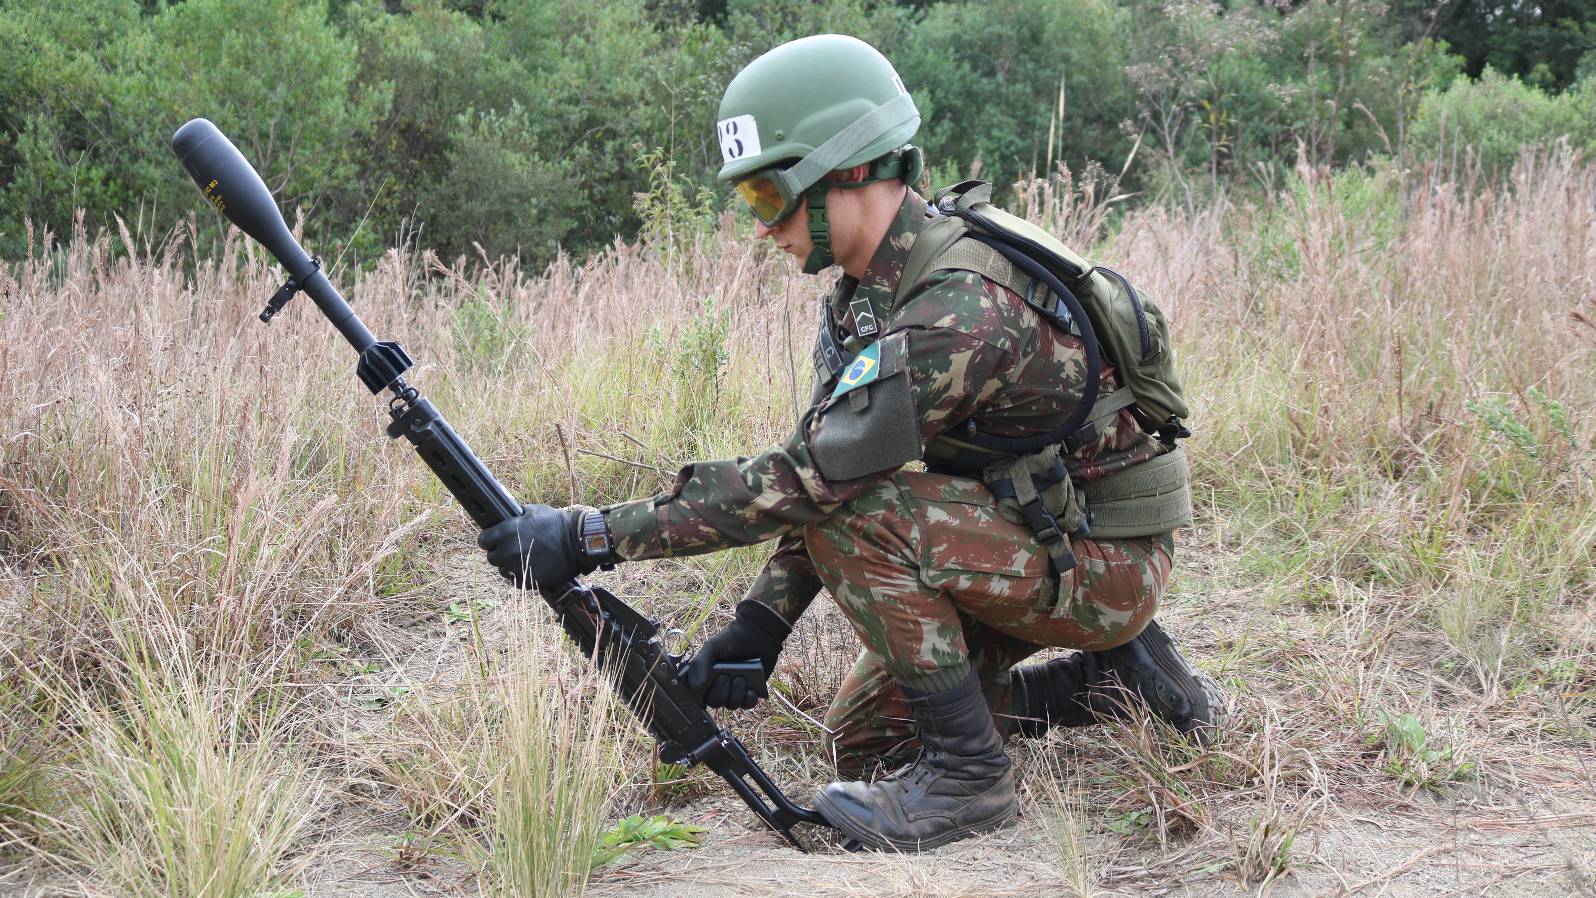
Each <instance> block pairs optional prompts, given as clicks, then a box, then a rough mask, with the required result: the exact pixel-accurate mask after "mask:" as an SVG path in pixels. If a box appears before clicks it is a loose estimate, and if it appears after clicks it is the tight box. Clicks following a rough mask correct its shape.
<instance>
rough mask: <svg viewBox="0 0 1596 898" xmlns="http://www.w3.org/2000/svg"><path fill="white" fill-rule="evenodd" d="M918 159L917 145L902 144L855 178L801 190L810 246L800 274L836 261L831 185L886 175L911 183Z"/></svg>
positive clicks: (845, 186) (847, 186)
mask: <svg viewBox="0 0 1596 898" xmlns="http://www.w3.org/2000/svg"><path fill="white" fill-rule="evenodd" d="M922 160H923V157H922V156H921V155H920V148H919V147H914V146H904V147H903V148H902V149H900V150H897V151H895V152H893V153H892V154H891V155H889V156H883V157H881V158H880V159H877V160H876V161H874V162H872V163H870V171H869V173H868V174H866V175H865V177H864V178H862V179H860V180H858V181H843V182H831V183H828V182H826V181H821V182H820V183H818V184H815V185H814V186H813V187H810V188H809V189H808V190H805V191H804V202H805V204H806V205H808V207H809V242H810V244H811V245H812V246H813V247H814V249H811V250H810V251H809V256H808V257H807V258H805V259H804V274H819V273H820V272H822V271H824V270H825V269H826V268H829V267H830V266H831V265H833V264H835V263H836V261H837V259H836V256H834V255H833V254H832V252H831V220H830V219H829V218H827V216H826V192H827V191H829V190H831V189H833V188H836V189H839V190H855V189H858V188H860V187H865V186H868V185H870V184H874V183H876V182H877V181H885V180H888V179H890V178H897V179H899V180H901V181H903V183H905V184H913V183H914V182H915V181H917V180H919V178H920V170H921V168H922V166H923V164H924V163H923V161H922Z"/></svg>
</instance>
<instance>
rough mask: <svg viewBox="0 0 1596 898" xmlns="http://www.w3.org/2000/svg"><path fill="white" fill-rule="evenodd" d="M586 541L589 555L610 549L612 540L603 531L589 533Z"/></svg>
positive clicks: (600, 553)
mask: <svg viewBox="0 0 1596 898" xmlns="http://www.w3.org/2000/svg"><path fill="white" fill-rule="evenodd" d="M586 541H587V546H586V548H585V549H584V551H585V552H587V554H589V555H602V554H604V553H605V552H608V551H609V550H610V541H609V540H608V539H606V538H605V537H604V534H602V533H589V534H588V535H587V537H586Z"/></svg>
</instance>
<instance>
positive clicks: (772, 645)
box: [687, 599, 792, 708]
mask: <svg viewBox="0 0 1596 898" xmlns="http://www.w3.org/2000/svg"><path fill="white" fill-rule="evenodd" d="M791 632H792V627H791V626H789V625H788V624H787V622H786V621H784V620H782V619H781V615H779V614H777V613H776V612H775V611H773V610H771V608H770V606H769V605H766V604H764V603H763V602H757V601H755V600H753V599H743V600H742V601H741V602H739V603H737V619H736V620H734V621H732V622H731V625H730V626H728V627H727V628H726V629H724V630H722V631H720V632H719V633H717V634H715V635H714V636H713V637H711V638H710V639H709V640H708V641H707V642H705V643H704V647H703V648H701V649H699V650H698V654H697V655H694V656H693V660H692V661H689V662H688V663H687V688H688V689H691V690H692V691H693V692H696V693H700V694H702V695H703V696H704V704H705V706H707V707H710V708H752V707H753V706H754V704H755V703H756V702H758V701H759V700H760V699H762V698H769V697H770V690H769V689H768V688H767V687H766V686H765V684H764V683H762V682H760V683H754V684H750V683H749V682H748V681H747V680H746V679H744V678H743V677H740V676H731V675H728V674H725V673H715V672H714V671H713V670H712V668H713V667H714V666H715V664H716V662H721V661H758V662H759V663H760V664H761V665H762V666H763V667H764V668H765V676H766V677H769V676H770V672H771V671H772V670H775V669H776V656H777V655H780V654H781V645H782V643H783V642H785V641H786V640H787V635H788V634H789V633H791Z"/></svg>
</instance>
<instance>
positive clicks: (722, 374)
mask: <svg viewBox="0 0 1596 898" xmlns="http://www.w3.org/2000/svg"><path fill="white" fill-rule="evenodd" d="M730 337H731V313H730V312H725V311H720V310H717V309H716V308H715V303H714V300H705V301H704V310H703V312H702V313H700V314H697V315H694V316H693V317H692V318H689V319H688V320H687V321H686V322H685V323H683V324H682V325H681V328H680V330H679V331H678V332H677V333H676V335H675V337H674V338H671V337H669V336H667V335H666V332H665V331H664V330H662V329H661V328H660V326H659V325H657V324H656V325H654V326H653V327H652V328H650V330H649V337H648V339H649V345H650V347H651V348H652V349H653V351H654V353H655V354H656V356H657V357H658V359H659V362H660V364H661V365H664V366H666V367H667V369H668V370H669V371H670V383H671V386H672V387H673V392H674V397H673V398H674V399H675V407H676V409H677V410H678V414H679V416H680V422H679V427H680V431H681V433H682V434H683V435H684V436H686V437H687V438H689V439H697V438H699V437H702V436H704V435H706V434H707V433H708V432H709V431H710V430H711V429H712V428H711V425H712V424H713V423H714V422H715V421H718V420H720V419H721V418H722V416H723V415H724V403H723V401H722V400H723V388H724V386H725V383H726V365H727V363H728V362H729V361H730V360H731V349H730V346H729V345H728V341H729V339H730Z"/></svg>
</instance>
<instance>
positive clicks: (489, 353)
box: [449, 284, 526, 372]
mask: <svg viewBox="0 0 1596 898" xmlns="http://www.w3.org/2000/svg"><path fill="white" fill-rule="evenodd" d="M449 325H450V329H451V330H452V331H453V332H454V353H455V358H456V359H458V360H459V363H460V366H461V367H462V368H465V369H468V370H471V369H475V370H476V371H479V372H484V371H485V372H498V371H500V370H502V369H503V367H504V365H505V363H506V362H508V361H509V360H510V356H511V350H513V349H514V348H515V347H516V346H518V345H520V343H521V341H522V338H523V337H524V336H525V332H526V329H525V328H521V327H516V326H515V325H513V324H511V323H510V322H509V320H508V316H507V315H505V314H503V310H502V309H500V308H499V307H498V306H497V305H496V304H495V303H494V302H492V301H490V298H489V296H488V291H487V288H486V287H484V286H483V285H481V284H478V285H477V288H476V291H475V292H474V293H472V295H471V296H470V297H468V298H467V299H465V300H464V301H463V302H461V303H460V305H459V306H458V307H456V308H455V310H454V314H453V316H452V317H451V319H450V322H449Z"/></svg>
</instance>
